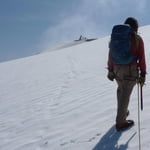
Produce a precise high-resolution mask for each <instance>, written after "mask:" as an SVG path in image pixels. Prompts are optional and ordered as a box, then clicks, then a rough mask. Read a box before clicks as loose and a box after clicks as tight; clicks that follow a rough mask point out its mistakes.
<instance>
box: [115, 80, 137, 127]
mask: <svg viewBox="0 0 150 150" xmlns="http://www.w3.org/2000/svg"><path fill="white" fill-rule="evenodd" d="M117 83H118V88H117V117H116V124H120V123H123V122H125V121H126V117H127V112H128V105H129V100H130V96H131V93H132V90H133V87H134V85H135V84H136V82H134V81H126V80H124V81H117Z"/></svg>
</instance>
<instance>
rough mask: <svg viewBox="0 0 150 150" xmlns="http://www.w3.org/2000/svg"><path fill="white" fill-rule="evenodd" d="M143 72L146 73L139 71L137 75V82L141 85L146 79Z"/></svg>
mask: <svg viewBox="0 0 150 150" xmlns="http://www.w3.org/2000/svg"><path fill="white" fill-rule="evenodd" d="M145 74H146V73H141V74H140V76H139V80H138V83H139V84H140V85H141V86H143V85H144V84H145V80H146V77H145Z"/></svg>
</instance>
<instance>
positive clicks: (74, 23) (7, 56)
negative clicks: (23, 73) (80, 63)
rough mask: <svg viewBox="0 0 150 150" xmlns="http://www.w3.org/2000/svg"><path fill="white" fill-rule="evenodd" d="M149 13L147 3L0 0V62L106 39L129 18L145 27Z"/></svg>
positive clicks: (117, 0) (133, 0)
mask: <svg viewBox="0 0 150 150" xmlns="http://www.w3.org/2000/svg"><path fill="white" fill-rule="evenodd" d="M149 10H150V1H149V0H140V1H139V0H132V1H131V0H121V1H120V0H113V1H112V0H94V1H91V0H0V62H3V61H8V60H11V59H16V58H20V57H26V56H30V55H35V54H38V53H39V52H41V51H44V50H45V49H48V48H49V47H52V46H53V45H56V44H58V43H61V42H64V41H72V40H76V39H78V38H79V36H80V35H83V36H85V37H87V38H100V37H104V36H107V35H109V34H110V32H111V29H112V26H113V25H115V24H120V23H123V22H124V20H125V19H126V18H127V17H129V16H132V17H135V18H136V19H137V20H138V21H139V25H140V26H144V25H149V24H150V19H149Z"/></svg>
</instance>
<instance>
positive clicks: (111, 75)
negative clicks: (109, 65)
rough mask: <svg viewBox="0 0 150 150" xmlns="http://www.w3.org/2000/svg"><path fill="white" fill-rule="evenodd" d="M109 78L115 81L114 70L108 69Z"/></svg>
mask: <svg viewBox="0 0 150 150" xmlns="http://www.w3.org/2000/svg"><path fill="white" fill-rule="evenodd" d="M107 78H108V79H109V80H110V81H113V80H114V79H115V74H114V72H113V71H108V74H107Z"/></svg>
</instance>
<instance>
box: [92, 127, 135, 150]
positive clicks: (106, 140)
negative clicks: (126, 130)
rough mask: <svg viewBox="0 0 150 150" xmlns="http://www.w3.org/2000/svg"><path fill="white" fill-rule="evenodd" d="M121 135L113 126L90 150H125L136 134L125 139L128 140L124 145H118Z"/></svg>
mask: <svg viewBox="0 0 150 150" xmlns="http://www.w3.org/2000/svg"><path fill="white" fill-rule="evenodd" d="M122 133H123V132H121V131H120V132H117V131H116V129H115V126H113V127H111V128H110V129H109V130H108V132H107V133H106V134H105V135H104V136H103V137H102V138H101V139H100V141H99V142H98V143H97V144H96V146H95V147H94V148H93V149H92V150H127V148H128V144H129V142H130V141H131V139H132V138H133V137H134V136H135V134H136V132H135V133H134V134H133V135H132V136H131V137H127V138H129V139H128V141H127V142H126V143H125V144H121V145H118V141H119V138H120V137H121V135H122Z"/></svg>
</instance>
